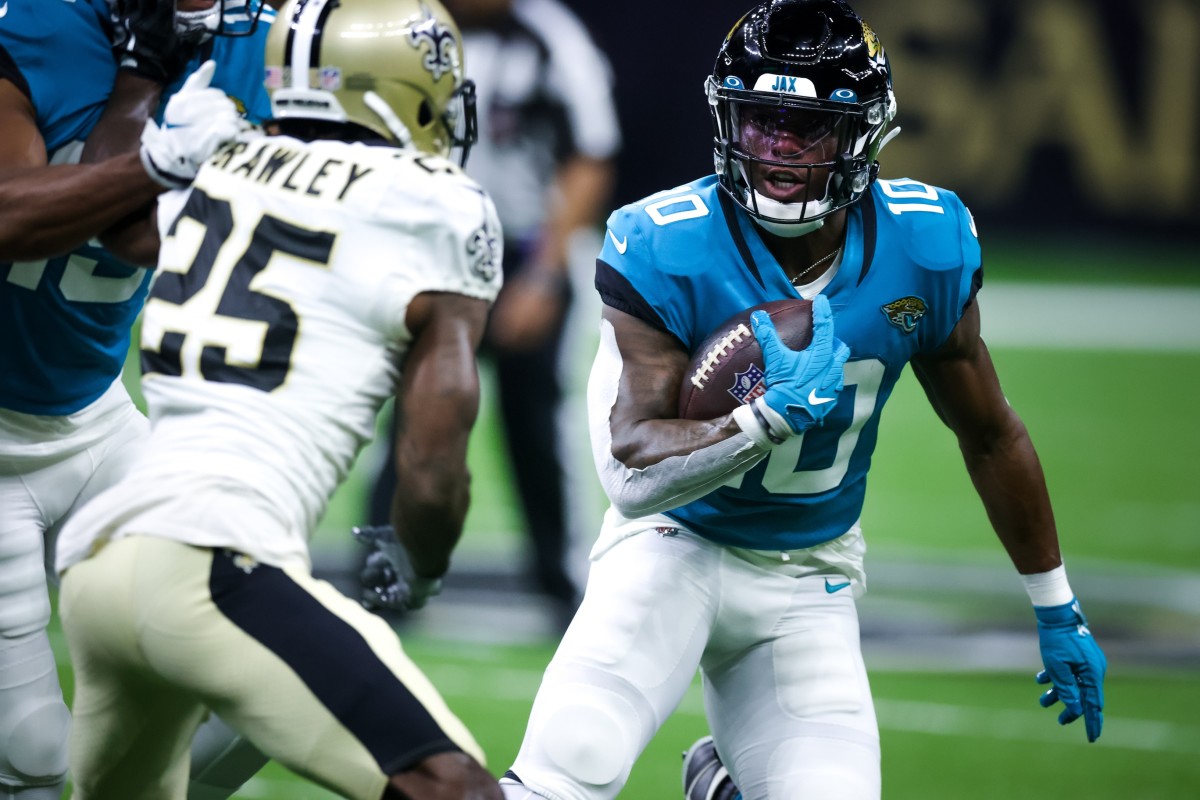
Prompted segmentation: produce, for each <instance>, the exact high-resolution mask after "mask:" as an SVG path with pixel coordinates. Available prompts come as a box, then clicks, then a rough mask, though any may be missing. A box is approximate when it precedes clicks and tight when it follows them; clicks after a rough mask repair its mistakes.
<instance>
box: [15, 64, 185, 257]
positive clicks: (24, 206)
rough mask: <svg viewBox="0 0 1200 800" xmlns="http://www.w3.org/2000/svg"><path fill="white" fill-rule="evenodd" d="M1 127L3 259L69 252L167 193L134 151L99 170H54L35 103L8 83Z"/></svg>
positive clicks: (80, 166)
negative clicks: (34, 107) (158, 196)
mask: <svg viewBox="0 0 1200 800" xmlns="http://www.w3.org/2000/svg"><path fill="white" fill-rule="evenodd" d="M0 128H2V129H3V130H4V136H3V137H0V259H4V260H11V261H28V260H34V259H39V258H48V257H51V256H56V255H60V254H62V253H66V252H70V251H71V250H73V249H75V248H76V247H79V246H80V245H82V244H84V243H86V242H87V241H88V239H90V238H92V237H93V236H95V235H96V234H97V233H98V232H99V231H102V230H104V229H105V228H107V227H109V226H110V225H112V224H113V223H115V222H117V221H118V220H120V219H121V218H122V217H124V216H126V215H128V214H130V213H132V212H134V211H136V210H138V209H139V208H142V207H144V206H145V205H146V204H147V203H149V202H150V201H152V200H153V199H154V198H155V197H156V196H157V195H158V194H159V192H161V191H163V187H162V186H160V185H159V184H157V183H155V182H154V181H153V180H151V178H150V176H149V175H147V174H146V170H145V168H144V167H143V166H142V162H141V160H140V159H139V157H138V153H137V151H136V148H135V150H134V152H131V153H128V154H126V155H123V156H120V157H118V158H112V159H109V160H107V161H105V162H103V163H101V164H63V165H54V166H48V160H47V154H46V145H45V142H44V141H43V139H42V135H41V133H39V132H38V128H37V118H36V115H35V112H34V109H33V105H32V103H30V101H29V98H28V97H26V96H25V95H24V94H23V93H22V92H21V91H20V89H18V88H17V87H16V86H15V85H14V84H13V83H12V82H11V81H8V80H4V79H0Z"/></svg>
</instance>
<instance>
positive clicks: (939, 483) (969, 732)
mask: <svg viewBox="0 0 1200 800" xmlns="http://www.w3.org/2000/svg"><path fill="white" fill-rule="evenodd" d="M1028 252H1030V251H1029V250H1027V249H1026V250H1021V249H1020V248H1013V249H1009V250H1004V249H1003V248H1001V253H1000V257H999V258H994V259H993V261H992V262H991V263H992V266H991V267H990V269H991V273H990V274H991V275H992V276H993V278H994V277H996V276H997V275H998V276H1000V282H1001V283H1002V282H1003V279H1004V278H1005V277H1019V278H1020V279H1021V280H1036V281H1041V280H1057V281H1061V280H1064V279H1066V278H1086V279H1088V280H1095V281H1098V282H1100V283H1104V284H1108V285H1117V286H1120V285H1126V284H1127V283H1129V282H1130V281H1132V280H1135V279H1136V280H1138V282H1141V283H1148V284H1153V285H1156V286H1160V287H1161V286H1167V287H1179V288H1180V289H1181V291H1193V292H1194V291H1195V289H1196V287H1197V285H1198V284H1200V275H1198V274H1196V273H1195V272H1194V271H1186V270H1184V269H1180V268H1176V269H1168V270H1161V271H1148V270H1147V269H1146V268H1145V266H1144V264H1143V265H1139V264H1136V263H1130V262H1129V261H1128V260H1126V259H1125V258H1124V257H1123V256H1122V255H1121V253H1119V252H1114V253H1107V254H1092V255H1089V256H1088V258H1087V259H1084V258H1083V257H1082V256H1080V255H1079V254H1073V253H1072V252H1071V251H1070V250H1069V249H1062V250H1061V251H1052V252H1051V253H1050V255H1049V256H1046V255H1045V254H1044V251H1039V252H1041V253H1042V255H1041V256H1040V259H1041V260H1040V261H1039V260H1037V259H1027V258H1024V257H1023V255H1024V253H1028ZM1187 257H1190V256H1185V257H1183V258H1187ZM985 308H986V306H985ZM1137 313H1138V314H1141V313H1143V312H1141V311H1138V312H1137ZM1141 321H1142V320H1140V319H1139V317H1138V316H1137V314H1134V313H1132V312H1131V314H1130V315H1127V316H1126V315H1122V316H1121V317H1118V318H1114V319H1112V320H1111V321H1110V322H1106V323H1105V324H1111V325H1112V326H1115V327H1117V328H1120V327H1121V326H1126V327H1134V326H1137V325H1139V324H1140V322H1141ZM1194 330H1195V328H1194V326H1193V327H1191V328H1187V331H1194ZM1184 335H1191V334H1190V333H1186V334H1184ZM1194 344H1195V346H1193V347H1191V348H1190V349H1188V348H1183V349H1175V350H1169V351H1168V350H1149V351H1142V350H1111V351H1110V350H1097V351H1077V350H1074V349H1055V348H1052V347H1051V348H1029V347H1006V346H994V347H993V356H994V359H995V361H996V363H997V366H998V368H999V371H1000V374H1001V377H1002V380H1003V384H1004V388H1005V391H1006V394H1007V396H1008V397H1009V400H1010V402H1011V403H1012V404H1013V405H1014V407H1015V408H1017V410H1018V411H1019V412H1020V414H1021V415H1022V417H1023V418H1024V420H1025V422H1026V424H1027V425H1028V427H1029V428H1030V431H1031V432H1032V435H1033V438H1034V441H1035V443H1036V445H1037V447H1038V451H1039V454H1040V456H1041V459H1042V462H1043V465H1044V467H1045V471H1046V475H1047V480H1048V482H1049V484H1050V489H1051V493H1052V496H1053V498H1054V502H1055V511H1056V516H1057V519H1058V522H1059V528H1060V535H1061V539H1062V541H1063V547H1064V551H1065V553H1066V555H1067V562H1068V568H1069V569H1070V570H1071V574H1072V576H1073V581H1072V582H1073V584H1075V588H1076V589H1077V590H1079V592H1080V594H1081V596H1082V599H1083V602H1084V606H1085V608H1086V609H1087V610H1088V611H1089V616H1090V617H1091V623H1092V629H1093V631H1094V632H1095V633H1096V635H1097V637H1098V640H1099V641H1100V643H1101V644H1102V645H1104V644H1105V642H1106V641H1109V642H1111V643H1112V645H1113V647H1112V649H1111V650H1110V675H1109V680H1108V683H1107V687H1106V688H1107V700H1108V705H1107V714H1106V725H1105V729H1104V735H1103V737H1102V739H1101V740H1100V742H1099V743H1098V744H1095V745H1088V744H1087V743H1086V740H1085V737H1084V733H1083V730H1082V728H1081V727H1080V725H1081V723H1076V724H1075V725H1072V726H1069V727H1067V728H1060V727H1059V726H1058V725H1057V724H1056V722H1055V720H1054V718H1055V716H1056V712H1052V711H1047V710H1043V709H1041V708H1039V707H1038V705H1037V702H1036V700H1037V696H1038V694H1039V693H1040V688H1039V687H1038V686H1036V685H1035V684H1034V683H1033V680H1032V672H1033V671H1034V669H1036V665H1033V666H1031V667H1030V668H1029V669H1024V668H1021V669H1016V668H1012V667H1011V666H1006V667H1005V668H1003V669H996V670H989V669H986V668H983V669H981V668H979V667H978V666H974V667H971V668H966V667H962V666H961V665H951V666H950V667H948V668H946V669H929V668H928V666H926V667H925V668H922V669H921V670H920V671H914V670H912V669H905V668H901V669H895V668H894V667H893V666H891V665H886V664H885V665H882V666H872V663H871V660H870V658H868V668H869V669H870V670H871V678H872V685H873V687H874V691H875V695H876V698H877V705H878V711H879V718H880V726H881V731H882V737H883V754H884V755H883V759H884V761H883V764H884V766H883V774H884V797H885V798H890V799H891V800H897V799H898V798H913V799H914V800H916V799H917V798H920V799H921V800H940V799H942V798H945V799H946V800H950V799H951V798H1012V797H1022V798H1055V800H1060V799H1062V798H1088V799H1089V800H1118V799H1120V800H1125V798H1138V799H1139V800H1143V799H1150V798H1164V799H1165V798H1172V799H1174V798H1178V799H1179V800H1184V799H1185V798H1195V797H1200V760H1198V759H1197V755H1200V664H1196V663H1188V662H1187V661H1186V660H1183V659H1180V658H1172V655H1173V654H1178V653H1185V654H1186V653H1192V654H1194V653H1197V652H1200V595H1198V594H1197V593H1196V589H1195V587H1196V586H1197V585H1198V583H1197V582H1200V479H1198V477H1197V476H1198V475H1200V472H1198V471H1197V470H1196V468H1195V467H1194V466H1193V463H1192V462H1193V461H1194V460H1195V459H1196V454H1197V453H1200V424H1198V423H1197V421H1196V416H1195V410H1194V409H1195V402H1196V401H1195V398H1196V397H1198V396H1200V341H1197V342H1195V343H1194ZM375 457H377V454H376V453H375V452H374V451H371V452H368V453H367V454H366V455H365V457H364V459H363V461H362V462H361V463H360V467H359V468H358V469H356V471H355V473H354V476H353V477H352V479H351V481H350V483H349V484H348V485H347V486H346V487H344V488H343V490H341V491H340V492H339V494H338V496H337V497H336V498H335V501H334V503H333V505H332V507H331V509H330V512H329V514H328V515H327V517H326V521H325V523H324V524H323V526H322V529H321V531H320V533H319V534H318V537H317V542H316V544H317V545H318V547H321V548H338V547H342V546H344V544H343V543H344V542H345V541H346V539H345V531H346V529H347V528H348V527H349V525H351V524H354V523H357V522H360V521H361V518H362V510H361V509H362V504H363V502H364V498H365V492H366V484H365V480H364V472H365V469H364V468H363V467H364V466H365V464H366V463H367V462H369V461H370V460H371V459H373V458H375ZM471 461H472V466H473V470H474V473H475V482H474V495H473V507H472V511H471V514H470V516H469V518H468V526H467V528H468V530H467V533H466V535H465V537H464V541H463V543H462V549H463V552H464V553H467V554H472V553H473V554H477V555H478V554H484V555H485V556H488V557H495V558H507V557H511V556H512V555H513V553H514V552H515V548H516V547H517V545H518V544H519V541H520V539H519V535H518V534H517V533H516V531H518V530H519V525H520V518H519V514H518V512H517V511H516V510H515V508H514V504H513V501H512V493H511V489H510V487H509V486H508V483H507V479H506V476H505V465H504V461H503V456H502V454H501V449H500V447H499V445H498V441H497V433H496V429H495V421H494V418H493V415H492V413H491V409H490V407H485V409H484V413H483V415H482V418H481V420H480V424H479V427H478V429H477V432H476V434H475V436H474V438H473V441H472V450H471ZM590 491H595V489H594V487H593V488H592V489H591V490H590ZM863 527H864V531H865V532H866V534H867V538H868V541H869V542H870V546H871V552H870V555H869V561H868V565H869V572H870V568H871V565H872V564H875V565H877V566H878V567H879V571H880V573H882V574H886V572H887V567H888V566H889V565H893V564H897V563H901V564H910V563H918V564H929V565H931V566H932V567H933V569H934V570H936V571H935V572H933V573H931V574H934V575H936V576H938V577H939V580H945V579H946V578H947V577H948V576H951V577H952V576H953V575H954V574H956V572H957V571H958V570H965V569H968V568H975V567H977V566H980V565H986V566H989V567H995V568H996V569H997V571H999V572H1000V574H1001V575H1002V576H1003V574H1004V573H1003V569H1004V565H1005V564H1006V560H1005V557H1004V554H1003V552H1002V550H1001V549H1000V547H999V545H998V544H997V543H996V541H995V539H994V537H993V536H992V534H991V533H990V529H989V528H988V524H987V520H986V517H985V516H984V513H983V510H982V507H981V505H980V503H979V500H978V498H977V497H976V495H975V494H974V492H973V490H972V488H971V486H970V482H969V480H968V479H967V476H966V473H965V471H964V469H963V467H962V462H961V459H960V458H959V456H958V453H957V448H956V444H955V442H954V440H953V437H952V436H951V435H950V434H949V433H948V431H946V430H945V429H944V428H943V427H942V426H941V424H940V423H939V422H938V421H937V419H936V417H935V416H934V415H933V413H932V411H931V410H930V409H929V406H928V404H927V403H926V402H925V400H924V398H923V397H922V395H921V393H920V390H919V388H918V387H917V386H916V384H915V382H914V381H913V380H912V379H911V377H906V378H905V379H904V381H903V382H902V384H901V386H900V387H898V389H897V391H896V393H895V395H894V397H893V399H892V401H891V403H890V404H889V407H888V411H887V413H885V415H884V422H883V427H882V431H881V439H880V444H879V448H878V451H877V454H876V461H875V465H874V468H873V471H872V478H871V486H870V489H869V491H868V504H867V508H866V511H865V513H864V525H863ZM1129 577H1136V578H1141V579H1144V580H1145V581H1146V582H1145V583H1139V584H1132V586H1133V587H1134V589H1133V596H1132V597H1131V596H1130V593H1129V591H1126V590H1125V589H1121V591H1118V589H1120V588H1121V587H1125V584H1124V583H1121V581H1123V580H1124V579H1125V578H1129ZM1160 580H1161V581H1163V582H1164V583H1163V584H1162V585H1163V586H1167V585H1168V584H1167V583H1166V581H1168V580H1170V581H1176V582H1175V583H1170V584H1169V585H1170V587H1171V588H1170V589H1163V590H1161V591H1159V590H1156V588H1155V587H1156V586H1158V585H1159V584H1158V583H1156V582H1157V581H1160ZM947 583H950V581H947ZM1084 587H1086V588H1084ZM1143 587H1148V588H1145V596H1144V597H1139V596H1137V592H1138V591H1142V589H1143ZM888 591H889V587H888V586H886V585H884V586H883V587H882V598H883V600H882V601H880V600H878V599H876V600H873V601H872V602H876V603H878V605H875V606H869V605H867V604H866V603H864V612H863V614H864V629H865V628H866V627H868V625H869V624H870V623H871V622H872V621H876V624H877V625H878V624H879V623H878V620H884V621H889V620H891V619H893V618H894V619H900V618H901V617H903V616H904V615H906V614H909V613H910V612H909V611H907V610H906V609H909V608H910V607H911V608H913V609H916V610H915V611H913V612H911V613H913V614H917V615H919V614H922V613H926V611H925V610H926V609H928V608H932V607H933V605H932V604H930V603H928V601H929V600H930V598H929V597H928V596H926V597H924V598H921V599H922V600H923V601H925V603H926V604H924V605H922V604H911V601H912V600H913V598H914V597H915V596H916V595H919V594H921V590H920V589H911V590H909V594H908V595H904V594H902V593H897V594H896V595H895V597H896V599H897V602H896V603H895V605H894V606H892V605H889V603H890V601H891V599H892V597H893V595H891V594H888ZM925 594H926V595H928V594H929V593H928V592H925ZM868 599H871V596H869V598H868ZM942 599H944V601H945V602H943V603H941V605H940V606H939V607H940V608H943V609H944V613H946V614H948V615H954V616H955V618H956V624H958V625H959V626H961V628H956V629H955V630H959V629H969V628H970V627H971V626H987V625H992V624H997V625H998V626H999V627H1001V628H1003V629H1005V630H1006V631H1008V632H1010V633H1012V634H1013V635H1016V636H1026V637H1028V638H1027V641H1028V640H1032V637H1034V636H1035V634H1034V632H1033V625H1032V618H1031V615H1029V614H1028V610H1027V604H1026V602H1025V601H1024V599H1023V597H1022V595H1021V591H1020V587H1019V584H1018V583H1017V582H1016V580H1015V578H1013V579H1012V583H1011V587H1007V588H1006V587H1003V586H1002V588H1001V591H1000V593H999V594H997V595H993V594H988V593H976V592H970V591H961V592H958V593H955V592H953V591H948V592H947V593H946V597H945V598H934V600H935V601H936V600H942ZM901 600H903V603H902V602H900V601H901ZM435 602H436V601H435ZM910 604H911V605H910ZM939 613H943V612H939ZM435 633H436V635H433V634H431V633H430V632H429V631H427V630H423V631H422V633H421V634H420V635H416V634H408V633H405V634H404V638H405V643H406V647H407V649H408V651H409V652H410V654H411V655H412V656H413V658H414V660H416V662H417V663H418V664H420V665H422V666H423V667H424V669H426V671H427V672H428V673H429V675H430V677H431V678H432V680H433V681H434V683H435V684H436V685H437V686H438V687H439V688H440V689H441V691H442V692H443V693H444V694H445V696H446V698H447V700H448V702H449V703H450V704H451V706H452V707H453V708H454V709H455V710H456V711H457V712H458V713H459V714H460V715H461V716H462V718H463V719H464V721H465V722H466V723H467V724H468V726H469V727H470V728H471V729H472V730H473V731H474V732H475V734H476V736H477V738H478V739H479V741H480V742H481V744H482V745H483V746H484V748H485V749H486V751H487V752H488V755H489V759H490V764H489V766H490V767H491V768H492V769H493V771H494V772H496V773H497V774H499V773H500V772H503V770H504V769H505V768H507V766H508V765H509V763H510V761H511V759H512V757H513V755H514V754H515V752H516V749H517V747H518V745H519V743H520V739H521V734H522V731H523V727H524V723H525V718H526V715H527V713H528V709H529V705H530V702H531V700H532V697H533V694H534V692H535V691H536V688H537V685H538V681H539V678H540V672H541V669H542V668H543V667H544V665H545V664H546V662H547V661H548V660H549V658H550V656H551V654H552V647H553V643H552V642H550V641H544V642H540V643H534V644H521V645H483V644H478V643H475V644H471V643H465V642H463V641H460V640H458V638H457V636H456V631H454V630H445V631H438V632H435ZM1106 635H1107V636H1108V637H1109V638H1108V639H1107V640H1106ZM1143 641H1144V642H1146V643H1147V644H1146V647H1147V648H1149V647H1151V646H1152V647H1154V648H1157V649H1156V650H1155V653H1157V656H1156V658H1149V657H1143V654H1142V653H1141V652H1140V650H1139V648H1140V647H1141V644H1140V643H1141V642H1143ZM55 642H56V645H58V646H61V637H60V636H57V635H56V637H55ZM1118 644H1121V646H1118ZM964 646H966V645H964ZM60 661H61V662H62V663H63V664H64V666H63V667H62V672H63V673H64V681H65V683H66V685H67V686H68V687H69V685H70V683H69V682H70V675H69V667H68V666H65V665H66V663H67V662H66V659H65V658H62V659H60ZM704 732H705V724H704V720H703V715H702V709H701V704H700V699H699V692H698V690H697V689H696V688H695V687H694V689H693V691H692V693H691V694H689V695H688V697H687V698H686V699H685V701H684V703H683V705H682V706H681V708H680V710H679V711H678V712H677V713H676V714H675V715H674V716H673V717H672V718H671V719H670V720H668V721H667V723H666V724H665V726H664V727H663V729H662V731H661V732H660V734H659V735H658V737H657V738H656V739H655V740H654V741H653V742H652V743H651V745H650V748H649V749H648V750H647V752H646V753H645V755H644V756H643V758H642V759H641V761H640V762H639V764H638V765H637V766H636V767H635V769H634V772H633V776H632V778H631V781H630V783H629V785H628V787H627V789H626V790H625V792H624V793H623V794H622V795H621V796H622V797H623V798H631V799H632V800H665V799H667V798H678V797H680V789H679V764H680V753H681V751H682V750H683V749H684V748H686V747H687V745H688V744H690V743H691V741H692V740H693V739H695V738H696V737H697V736H699V735H702V734H703V733H704ZM238 797H240V798H246V800H249V798H269V799H271V800H305V799H306V798H312V799H314V800H317V799H321V800H323V799H324V798H329V797H332V795H330V794H329V793H327V792H324V791H322V790H319V789H316V788H314V787H312V786H311V785H309V784H306V783H304V782H302V781H300V780H299V779H297V778H295V777H293V776H291V775H289V774H288V773H287V772H286V771H285V770H283V769H281V768H279V767H277V766H274V765H272V766H270V767H268V768H267V769H266V770H265V771H264V772H263V773H262V774H261V775H260V776H259V777H257V778H256V779H255V780H254V781H252V782H251V783H250V784H248V785H247V786H246V787H245V788H244V789H243V791H242V792H241V793H239V795H238Z"/></svg>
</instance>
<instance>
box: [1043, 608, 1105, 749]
mask: <svg viewBox="0 0 1200 800" xmlns="http://www.w3.org/2000/svg"><path fill="white" fill-rule="evenodd" d="M1033 611H1034V614H1036V615H1037V625H1038V643H1039V645H1040V646H1041V650H1042V664H1043V665H1044V666H1045V669H1044V670H1042V671H1041V672H1039V673H1038V674H1037V682H1038V683H1042V684H1046V683H1049V684H1050V689H1049V690H1048V691H1047V692H1046V693H1045V694H1043V695H1042V697H1041V699H1040V700H1039V702H1040V703H1041V704H1042V707H1043V708H1049V707H1050V706H1052V705H1054V704H1055V703H1056V702H1058V701H1060V700H1061V701H1062V704H1063V711H1062V713H1061V714H1059V715H1058V722H1059V724H1060V725H1066V724H1067V723H1069V722H1074V721H1075V720H1077V719H1079V718H1080V717H1083V724H1084V728H1085V729H1086V731H1087V738H1088V741H1089V742H1094V741H1096V740H1097V739H1099V738H1100V729H1101V728H1102V727H1103V726H1104V673H1105V672H1106V671H1107V670H1108V660H1107V659H1106V658H1105V657H1104V651H1102V650H1101V649H1100V645H1098V644H1096V640H1095V639H1093V638H1092V632H1091V631H1090V630H1089V629H1088V622H1087V618H1086V617H1084V616H1083V612H1082V611H1080V610H1079V601H1078V600H1072V601H1071V602H1070V603H1064V604H1063V605H1061V606H1034V607H1033Z"/></svg>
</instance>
